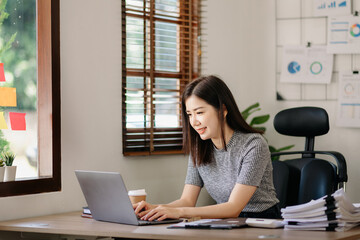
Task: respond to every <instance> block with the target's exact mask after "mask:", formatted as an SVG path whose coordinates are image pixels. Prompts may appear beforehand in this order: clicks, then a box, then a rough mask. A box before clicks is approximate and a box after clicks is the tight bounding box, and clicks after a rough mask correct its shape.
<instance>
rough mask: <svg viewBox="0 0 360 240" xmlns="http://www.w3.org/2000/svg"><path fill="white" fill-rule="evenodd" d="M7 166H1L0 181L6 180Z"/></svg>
mask: <svg viewBox="0 0 360 240" xmlns="http://www.w3.org/2000/svg"><path fill="white" fill-rule="evenodd" d="M4 175H5V167H0V182H3V181H4Z"/></svg>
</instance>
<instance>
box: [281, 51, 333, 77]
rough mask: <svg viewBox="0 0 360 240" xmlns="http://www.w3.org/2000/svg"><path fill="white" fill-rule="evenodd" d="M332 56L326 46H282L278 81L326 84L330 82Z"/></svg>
mask: <svg viewBox="0 0 360 240" xmlns="http://www.w3.org/2000/svg"><path fill="white" fill-rule="evenodd" d="M333 61H334V56H333V54H329V53H327V52H326V46H313V47H305V46H304V47H303V46H284V49H283V58H282V66H281V76H280V81H281V82H286V83H314V84H328V83H330V82H331V74H332V69H333Z"/></svg>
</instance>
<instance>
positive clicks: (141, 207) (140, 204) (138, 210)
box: [133, 201, 147, 214]
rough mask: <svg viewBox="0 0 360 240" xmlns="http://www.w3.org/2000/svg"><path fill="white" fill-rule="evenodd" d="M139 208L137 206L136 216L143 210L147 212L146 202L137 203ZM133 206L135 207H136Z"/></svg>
mask: <svg viewBox="0 0 360 240" xmlns="http://www.w3.org/2000/svg"><path fill="white" fill-rule="evenodd" d="M136 204H137V206H135V207H136V208H135V214H138V213H139V212H141V211H142V210H143V209H144V210H146V206H147V203H146V202H145V201H141V202H139V203H136ZM136 204H134V205H136ZM134 205H133V207H134Z"/></svg>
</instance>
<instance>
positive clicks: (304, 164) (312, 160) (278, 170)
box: [271, 107, 348, 208]
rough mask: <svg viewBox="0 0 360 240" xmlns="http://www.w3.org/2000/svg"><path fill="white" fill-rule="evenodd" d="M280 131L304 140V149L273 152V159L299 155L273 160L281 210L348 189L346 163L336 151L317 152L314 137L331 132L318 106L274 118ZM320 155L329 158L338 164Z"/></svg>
mask: <svg viewBox="0 0 360 240" xmlns="http://www.w3.org/2000/svg"><path fill="white" fill-rule="evenodd" d="M274 127H275V129H276V131H277V132H279V133H280V134H283V135H288V136H297V137H305V150H304V151H296V152H278V153H272V154H271V155H272V156H292V155H300V157H298V158H293V159H287V160H283V161H273V175H274V186H275V190H276V194H277V197H278V198H279V200H280V207H281V208H283V207H286V206H292V205H297V204H302V203H305V202H308V201H310V200H312V199H318V198H320V197H322V196H325V195H327V194H332V193H333V192H334V191H335V190H337V189H339V188H342V187H343V188H345V182H347V180H348V177H347V170H346V161H345V158H344V156H343V155H342V154H341V153H339V152H335V151H314V144H315V136H320V135H324V134H326V133H327V132H328V131H329V117H328V114H327V112H326V111H325V110H324V109H322V108H318V107H298V108H291V109H286V110H283V111H281V112H279V113H278V114H276V116H275V118H274ZM318 155H329V156H331V157H332V158H334V159H335V160H336V164H334V163H332V162H329V161H327V160H324V159H320V158H317V157H316V156H318Z"/></svg>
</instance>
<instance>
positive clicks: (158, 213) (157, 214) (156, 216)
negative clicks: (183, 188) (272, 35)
mask: <svg viewBox="0 0 360 240" xmlns="http://www.w3.org/2000/svg"><path fill="white" fill-rule="evenodd" d="M180 212H181V211H180V209H179V208H172V207H164V206H161V205H160V206H158V207H156V208H154V209H151V210H150V211H149V212H148V213H147V214H146V215H145V216H143V217H142V218H141V220H147V221H153V220H157V221H162V220H164V219H166V218H172V219H178V218H180V217H181V214H180Z"/></svg>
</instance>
